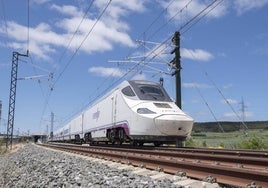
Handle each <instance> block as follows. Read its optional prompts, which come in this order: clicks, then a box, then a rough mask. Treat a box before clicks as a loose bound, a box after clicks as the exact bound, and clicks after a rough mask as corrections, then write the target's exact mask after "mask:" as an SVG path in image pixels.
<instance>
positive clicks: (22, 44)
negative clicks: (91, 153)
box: [0, 0, 268, 133]
mask: <svg viewBox="0 0 268 188" xmlns="http://www.w3.org/2000/svg"><path fill="white" fill-rule="evenodd" d="M28 2H29V4H28ZM213 2H214V1H212V0H192V1H191V0H172V1H160V0H155V1H147V0H130V1H124V0H112V1H108V0H98V1H90V0H72V1H70V0H68V1H51V0H29V1H27V0H17V1H15V0H11V1H7V0H2V1H1V4H0V7H1V8H0V100H1V101H2V103H3V110H2V121H1V126H0V132H4V131H6V121H7V114H8V100H9V88H10V69H11V61H12V53H13V51H17V52H19V53H21V54H25V53H26V51H27V50H29V56H30V57H20V61H19V71H18V78H24V80H18V83H17V97H16V113H15V127H14V131H15V133H16V131H18V130H19V131H20V133H25V132H27V131H28V130H30V132H41V131H46V127H47V125H49V124H50V122H49V121H50V114H51V112H54V114H55V127H60V126H61V125H63V124H64V122H66V121H68V120H69V119H70V118H71V117H72V116H73V115H75V114H76V113H78V112H79V111H81V110H82V109H83V108H85V107H86V106H88V105H89V104H90V103H92V102H93V101H94V100H95V99H96V98H97V97H98V96H100V95H102V94H103V93H105V91H108V90H109V89H111V88H113V87H114V86H116V85H117V84H119V83H120V82H122V81H123V80H127V79H146V80H151V81H158V80H159V78H160V77H163V78H164V86H165V88H166V90H167V91H168V93H169V94H170V96H171V97H172V98H174V96H175V81H174V77H172V76H171V75H170V74H171V73H172V72H173V70H171V68H170V67H169V66H168V63H169V62H170V61H171V60H172V59H173V57H174V55H172V54H170V52H171V51H172V49H173V48H174V46H173V45H172V42H171V37H172V36H173V33H174V32H175V31H180V32H181V57H182V58H181V60H182V62H181V65H182V71H181V76H182V109H183V110H184V111H185V112H187V113H188V114H189V115H191V116H192V117H193V118H194V119H195V121H196V122H203V121H215V120H219V121H240V119H241V116H242V110H241V109H242V105H241V102H242V100H243V101H244V105H245V108H244V110H245V113H244V116H245V120H256V121H257V120H268V112H267V106H268V100H267V99H266V98H267V96H268V85H267V84H266V81H267V80H268V75H267V71H268V63H267V59H268V22H267V21H266V20H267V17H268V1H267V0H256V1H250V0H234V1H231V0H223V1H216V2H215V3H213ZM14 4H16V6H14ZM210 4H212V6H210V7H209V8H208V9H205V8H206V7H208V6H209V5H210ZM204 9H205V11H203V12H202V10H204ZM28 12H29V14H28ZM197 15H199V16H197ZM195 16H197V19H194V21H193V22H190V24H187V23H188V22H189V21H190V20H191V19H192V18H194V17H195ZM49 72H52V73H53V79H51V78H50V77H49V76H48V75H49ZM39 76H40V78H39V79H37V77H39ZM27 78H28V79H27ZM29 78H34V79H29ZM51 87H52V88H53V90H51Z"/></svg>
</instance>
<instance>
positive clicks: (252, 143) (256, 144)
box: [241, 135, 267, 150]
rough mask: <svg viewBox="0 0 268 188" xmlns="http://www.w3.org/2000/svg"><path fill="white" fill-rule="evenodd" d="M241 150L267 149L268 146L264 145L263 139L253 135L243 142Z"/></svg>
mask: <svg viewBox="0 0 268 188" xmlns="http://www.w3.org/2000/svg"><path fill="white" fill-rule="evenodd" d="M241 148H242V149H255V150H258V149H265V148H267V145H266V144H265V143H264V141H263V139H262V138H261V137H259V136H257V135H252V136H250V137H249V138H248V139H246V140H243V141H242V143H241Z"/></svg>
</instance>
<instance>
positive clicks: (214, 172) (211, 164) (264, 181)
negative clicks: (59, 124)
mask: <svg viewBox="0 0 268 188" xmlns="http://www.w3.org/2000/svg"><path fill="white" fill-rule="evenodd" d="M43 146H46V147H51V148H55V149H59V150H64V151H68V152H75V153H79V154H82V155H88V156H91V157H98V158H103V159H108V160H113V161H116V162H120V163H125V164H132V165H133V166H140V167H145V168H147V169H153V170H156V169H157V170H159V171H163V172H166V173H170V174H177V175H180V176H187V177H190V178H194V179H200V180H206V181H209V182H217V183H219V184H222V185H225V186H226V185H228V186H238V187H246V186H248V185H249V187H250V186H251V187H254V186H255V185H256V186H255V187H257V186H261V187H268V152H267V151H266V152H265V151H263V152H262V151H246V150H223V149H203V148H202V149H200V148H160V147H158V148H147V149H144V148H118V147H99V146H81V145H73V144H43Z"/></svg>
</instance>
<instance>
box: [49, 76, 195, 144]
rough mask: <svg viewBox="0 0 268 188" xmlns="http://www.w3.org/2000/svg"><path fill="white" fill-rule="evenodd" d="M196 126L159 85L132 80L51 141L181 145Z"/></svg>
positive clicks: (85, 112) (84, 113) (59, 132)
mask: <svg viewBox="0 0 268 188" xmlns="http://www.w3.org/2000/svg"><path fill="white" fill-rule="evenodd" d="M193 122H194V121H193V119H192V118H191V117H190V116H188V115H186V114H185V113H184V112H183V111H182V110H181V109H180V108H178V107H177V105H176V104H175V103H174V102H173V101H172V100H171V99H170V97H169V96H168V94H167V93H166V91H165V89H164V88H163V87H162V86H161V85H160V84H159V83H154V82H149V81H137V80H130V81H124V82H123V83H121V84H120V85H119V86H118V87H116V88H115V89H113V90H112V91H111V92H109V93H108V94H107V95H105V96H104V97H102V98H101V99H99V100H98V101H97V102H96V103H95V104H93V105H92V106H90V107H89V108H88V109H86V110H85V111H83V112H82V113H80V114H79V115H78V116H76V117H75V118H74V119H73V120H71V121H70V122H69V123H68V124H66V125H65V126H63V127H62V128H60V129H58V130H56V131H55V132H54V134H53V137H52V138H51V141H64V142H82V143H90V144H92V143H98V142H105V143H123V142H130V143H132V144H134V145H136V144H139V145H142V144H143V143H154V144H155V145H156V146H158V145H160V144H164V143H177V144H180V143H181V141H183V140H185V138H186V137H187V136H188V135H190V133H191V130H192V127H193Z"/></svg>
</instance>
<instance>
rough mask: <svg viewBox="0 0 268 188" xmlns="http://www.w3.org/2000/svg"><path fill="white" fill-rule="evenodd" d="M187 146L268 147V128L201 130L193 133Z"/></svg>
mask: <svg viewBox="0 0 268 188" xmlns="http://www.w3.org/2000/svg"><path fill="white" fill-rule="evenodd" d="M186 146H195V147H215V148H221V147H223V148H229V149H230V148H237V149H240V148H241V149H268V130H260V129H258V130H250V131H248V132H247V133H246V134H245V133H244V132H239V131H235V132H228V133H215V132H201V133H193V134H192V136H191V137H190V138H188V139H187V141H186Z"/></svg>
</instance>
